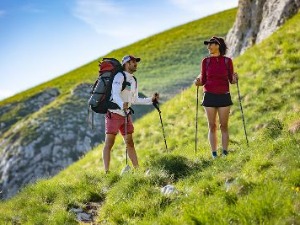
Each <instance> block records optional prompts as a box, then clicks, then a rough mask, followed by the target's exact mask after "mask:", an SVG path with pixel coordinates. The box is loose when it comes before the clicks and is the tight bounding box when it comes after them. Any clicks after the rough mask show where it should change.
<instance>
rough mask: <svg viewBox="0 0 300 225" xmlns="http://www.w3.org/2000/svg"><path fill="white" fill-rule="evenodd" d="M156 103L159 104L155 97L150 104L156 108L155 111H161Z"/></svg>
mask: <svg viewBox="0 0 300 225" xmlns="http://www.w3.org/2000/svg"><path fill="white" fill-rule="evenodd" d="M158 104H159V103H158V101H157V100H156V99H155V100H154V101H153V102H152V105H153V106H154V107H155V108H156V109H157V111H158V112H159V113H161V111H160V109H159V106H158Z"/></svg>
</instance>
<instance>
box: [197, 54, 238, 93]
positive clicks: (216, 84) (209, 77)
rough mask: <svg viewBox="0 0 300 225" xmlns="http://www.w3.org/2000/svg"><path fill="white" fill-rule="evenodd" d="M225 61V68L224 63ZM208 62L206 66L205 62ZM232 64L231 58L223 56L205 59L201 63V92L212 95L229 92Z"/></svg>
mask: <svg viewBox="0 0 300 225" xmlns="http://www.w3.org/2000/svg"><path fill="white" fill-rule="evenodd" d="M225 58H226V60H227V66H226V63H225ZM208 59H209V62H208V64H207V60H208ZM232 74H233V64H232V60H231V58H228V57H225V56H216V57H215V56H212V57H206V58H204V59H203V60H202V63H201V82H202V84H203V91H204V92H209V93H213V94H226V93H228V92H229V82H230V83H231V82H232Z"/></svg>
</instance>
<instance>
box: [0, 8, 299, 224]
mask: <svg viewBox="0 0 300 225" xmlns="http://www.w3.org/2000/svg"><path fill="white" fill-rule="evenodd" d="M208 18H209V17H208ZM208 18H206V19H205V20H207V23H208V22H209V20H208ZM200 21H201V20H199V21H198V22H199V23H200ZM218 21H219V20H218ZM299 21H300V14H299V13H298V14H297V15H296V16H295V17H293V18H292V19H290V20H289V21H288V22H287V23H286V24H285V25H284V26H283V27H282V28H280V29H279V30H278V31H277V32H275V33H274V34H273V35H272V36H271V37H270V38H268V39H266V40H265V41H263V42H262V43H261V44H259V45H257V46H254V47H253V48H250V49H248V50H247V51H246V52H245V53H244V54H243V55H242V56H240V57H238V58H236V59H235V60H234V64H235V69H236V71H237V72H238V73H239V76H240V83H239V84H240V89H241V94H242V99H243V101H242V103H243V107H244V113H245V118H246V125H247V131H248V136H249V141H250V146H249V147H247V145H246V141H245V137H244V130H243V124H242V119H241V113H240V110H239V105H238V97H237V90H236V87H235V86H231V90H232V96H233V101H234V106H233V107H232V112H231V117H230V134H231V136H230V149H229V150H230V154H229V155H228V156H227V157H226V158H218V159H217V160H212V159H211V156H210V151H209V146H208V142H207V138H206V136H207V123H206V118H205V115H204V112H203V110H202V108H200V109H199V123H198V126H199V131H198V133H199V142H198V146H199V149H197V152H196V153H195V152H194V135H195V103H196V96H195V94H196V89H195V87H194V86H191V87H190V88H188V89H187V90H186V91H183V92H182V93H180V94H178V95H177V96H176V97H174V98H172V99H171V100H169V101H167V102H166V103H165V104H163V105H161V111H162V118H163V122H164V125H165V131H166V137H167V142H168V147H169V151H168V152H166V150H165V146H164V141H163V136H162V131H161V125H160V120H159V116H158V113H157V112H156V111H154V112H151V113H149V114H147V115H146V116H145V117H143V118H141V119H140V120H138V121H135V130H136V132H135V134H134V139H135V144H136V149H137V151H138V155H139V159H140V164H141V168H140V169H139V170H136V171H134V172H131V173H128V174H125V175H124V176H120V175H119V173H120V171H121V169H122V168H123V167H124V166H125V156H124V151H125V149H124V145H123V143H122V140H121V138H120V136H118V138H117V141H116V144H115V147H114V149H113V152H112V162H111V171H112V172H111V173H110V174H108V175H105V174H104V173H103V170H102V162H101V151H102V147H103V146H102V145H99V146H98V147H97V148H95V149H94V150H92V151H91V152H89V153H88V154H87V155H86V156H85V157H83V158H82V159H81V160H80V161H78V162H77V163H74V164H73V165H71V166H70V167H68V168H67V169H65V170H64V171H62V172H61V173H59V174H58V175H57V176H55V177H54V178H51V179H48V180H41V181H39V182H36V183H35V184H32V185H30V186H28V187H26V188H25V189H24V190H23V191H22V192H20V193H19V194H18V195H16V196H15V197H14V198H12V199H11V200H7V201H4V202H2V203H0V221H7V222H6V223H5V222H4V224H11V223H12V224H18V223H19V224H77V222H76V220H75V215H74V214H72V213H70V212H69V210H70V209H71V208H73V207H82V208H84V207H85V206H86V204H87V203H89V202H100V203H101V206H100V208H99V212H98V215H99V216H98V218H97V222H98V223H99V224H149V225H150V224H151V225H152V224H188V225H189V224H224V225H225V224H249V225H250V224H251V225H252V224H270V225H271V224H272V225H273V224H299V223H300V158H299V151H300V133H299V132H298V133H297V132H296V133H291V132H289V128H290V127H291V126H293V125H294V124H296V123H297V122H299V120H300V119H299V112H300V103H299V95H300V93H299V90H300V89H299V84H300V82H299V79H300V78H299V73H300V67H299V60H297V59H299V58H300V52H299V46H298V43H299V39H300V27H299V26H298V24H299ZM195 23H196V22H195ZM201 23H202V22H201ZM210 23H212V22H211V21H210ZM216 27H219V26H217V25H216ZM211 28H213V26H212V25H211ZM178 29H179V28H178ZM175 31H176V29H175ZM178 32H180V29H179V30H178ZM203 33H205V31H203ZM207 36H209V35H208V34H207ZM152 38H154V37H152ZM197 38H198V37H197ZM150 40H152V39H151V38H149V40H148V42H147V41H144V40H143V41H144V45H145V46H147V45H146V43H148V45H149V46H151V41H150ZM297 40H298V41H297ZM143 41H141V42H143ZM182 41H184V40H182ZM149 48H150V47H149ZM125 52H126V51H124V52H121V53H120V54H123V53H125ZM153 57H154V56H153ZM193 57H196V58H197V59H196V61H197V62H196V61H195V62H194V63H195V64H198V61H200V57H199V56H193ZM193 60H195V59H193ZM160 63H163V62H160ZM190 76H191V77H193V75H190ZM148 168H150V174H148V175H146V174H145V173H144V172H145V170H146V169H148ZM166 184H172V185H174V186H175V187H176V189H177V190H178V193H177V194H174V195H169V196H165V195H162V194H161V192H160V189H161V188H162V187H163V186H164V185H166Z"/></svg>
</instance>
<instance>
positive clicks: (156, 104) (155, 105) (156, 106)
mask: <svg viewBox="0 0 300 225" xmlns="http://www.w3.org/2000/svg"><path fill="white" fill-rule="evenodd" d="M152 104H153V106H154V107H155V108H156V109H157V111H158V113H159V118H160V123H161V128H162V132H163V136H164V140H165V146H166V150H167V151H168V146H167V141H166V136H165V130H164V125H163V122H162V118H161V111H160V109H159V107H158V101H157V100H155V101H153V103H152Z"/></svg>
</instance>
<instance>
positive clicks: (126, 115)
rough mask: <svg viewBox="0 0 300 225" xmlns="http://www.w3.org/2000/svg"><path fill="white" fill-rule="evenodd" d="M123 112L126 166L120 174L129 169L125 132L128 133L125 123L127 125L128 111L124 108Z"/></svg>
mask: <svg viewBox="0 0 300 225" xmlns="http://www.w3.org/2000/svg"><path fill="white" fill-rule="evenodd" d="M124 113H125V136H124V139H125V146H126V155H125V157H126V166H125V167H124V168H123V169H122V171H121V175H123V174H124V173H126V172H128V171H129V170H130V166H129V165H128V156H127V155H128V148H127V135H128V134H127V133H128V130H127V125H128V115H129V113H127V111H126V110H124Z"/></svg>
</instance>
